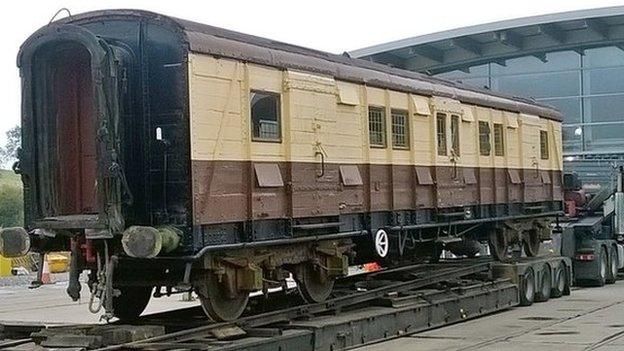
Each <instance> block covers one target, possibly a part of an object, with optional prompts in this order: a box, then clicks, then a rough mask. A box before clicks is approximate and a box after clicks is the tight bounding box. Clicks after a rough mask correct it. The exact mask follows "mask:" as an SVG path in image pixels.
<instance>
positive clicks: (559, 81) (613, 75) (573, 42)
mask: <svg viewBox="0 0 624 351" xmlns="http://www.w3.org/2000/svg"><path fill="white" fill-rule="evenodd" d="M349 54H350V55H351V56H353V57H359V58H364V59H368V60H371V61H376V62H381V63H385V64H388V65H392V66H395V67H400V68H404V69H408V70H414V71H419V72H423V73H427V74H431V75H437V76H440V77H444V78H449V79H454V80H459V81H462V82H464V83H467V84H472V85H475V86H481V87H487V88H489V89H491V90H496V91H501V92H505V93H509V94H513V95H519V96H527V97H532V98H534V99H535V100H537V101H540V102H543V103H546V104H549V105H552V106H554V107H556V108H558V109H559V110H560V111H561V112H563V114H564V115H565V120H564V128H563V131H564V136H563V138H564V155H565V156H566V160H568V161H571V160H574V159H588V158H593V159H596V158H601V159H604V158H609V159H622V158H623V157H624V6H623V7H610V8H600V9H592V10H582V11H573V12H565V13H558V14H549V15H543V16H536V17H527V18H520V19H515V20H509V21H501V22H495V23H489V24H484V25H478V26H472V27H465V28H459V29H454V30H449V31H444V32H440V33H434V34H429V35H424V36H419V37H414V38H407V39H403V40H399V41H395V42H390V43H385V44H380V45H376V46H372V47H368V48H363V49H359V50H354V51H352V52H350V53H349Z"/></svg>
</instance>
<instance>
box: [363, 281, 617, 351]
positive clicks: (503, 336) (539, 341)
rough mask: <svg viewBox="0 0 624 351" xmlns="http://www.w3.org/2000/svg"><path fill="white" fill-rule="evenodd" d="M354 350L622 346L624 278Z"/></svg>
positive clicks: (537, 350) (606, 349)
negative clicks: (541, 301) (529, 304)
mask: <svg viewBox="0 0 624 351" xmlns="http://www.w3.org/2000/svg"><path fill="white" fill-rule="evenodd" d="M356 350H358V351H388V350H392V351H404V350H405V351H406V350H410V351H418V350H428V351H429V350H430V351H439V350H456V351H459V350H461V351H472V350H483V351H490V350H508V351H515V350H531V351H542V350H543V351H546V350H548V351H559V350H561V351H564V350H565V351H577V350H601V351H611V350H613V351H615V350H624V281H618V282H617V283H616V284H614V285H606V286H604V287H602V288H574V290H573V291H572V294H571V295H570V296H564V297H561V298H558V299H551V300H549V301H547V302H543V303H535V304H533V305H532V306H529V307H516V308H512V309H509V310H507V311H503V312H499V313H495V314H492V315H489V316H485V317H481V318H477V319H473V320H469V321H466V322H463V323H459V324H454V325H450V326H446V327H442V328H438V329H434V330H430V331H426V332H422V333H418V334H414V335H410V336H405V337H401V338H398V339H394V340H390V341H385V342H381V343H377V344H373V345H369V346H366V347H361V348H358V349H356Z"/></svg>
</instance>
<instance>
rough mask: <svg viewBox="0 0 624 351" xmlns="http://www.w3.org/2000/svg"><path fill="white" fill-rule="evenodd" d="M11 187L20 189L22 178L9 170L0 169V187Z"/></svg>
mask: <svg viewBox="0 0 624 351" xmlns="http://www.w3.org/2000/svg"><path fill="white" fill-rule="evenodd" d="M1 185H11V186H17V187H20V188H21V187H22V178H21V177H20V176H19V175H17V174H15V173H14V172H13V171H12V170H9V169H0V186H1Z"/></svg>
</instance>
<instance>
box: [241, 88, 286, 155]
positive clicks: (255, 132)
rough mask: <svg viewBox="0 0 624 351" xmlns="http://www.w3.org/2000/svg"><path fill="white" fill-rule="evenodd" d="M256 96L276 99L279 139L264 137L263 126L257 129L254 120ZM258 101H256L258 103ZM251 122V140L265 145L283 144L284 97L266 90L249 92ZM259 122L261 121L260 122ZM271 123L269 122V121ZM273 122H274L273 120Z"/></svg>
mask: <svg viewBox="0 0 624 351" xmlns="http://www.w3.org/2000/svg"><path fill="white" fill-rule="evenodd" d="M254 94H261V95H265V96H266V97H274V98H275V99H276V100H275V113H276V116H275V117H276V119H275V125H276V128H277V137H276V138H273V137H263V136H262V134H261V133H262V130H261V127H262V126H261V125H258V128H256V125H257V123H256V118H254V105H255V103H254V101H253V100H254ZM257 102H258V101H256V103H257ZM249 120H250V124H251V140H252V141H254V142H265V143H281V142H282V96H281V94H280V93H276V92H272V91H265V90H258V89H251V90H250V91H249ZM258 121H259V120H258ZM267 121H269V120H267ZM271 121H272V120H271Z"/></svg>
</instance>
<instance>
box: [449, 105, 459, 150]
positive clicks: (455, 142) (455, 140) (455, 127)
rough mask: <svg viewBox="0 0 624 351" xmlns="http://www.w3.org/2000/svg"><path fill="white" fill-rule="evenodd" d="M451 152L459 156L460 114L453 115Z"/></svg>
mask: <svg viewBox="0 0 624 351" xmlns="http://www.w3.org/2000/svg"><path fill="white" fill-rule="evenodd" d="M451 153H452V154H453V156H459V116H458V115H452V116H451Z"/></svg>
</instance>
